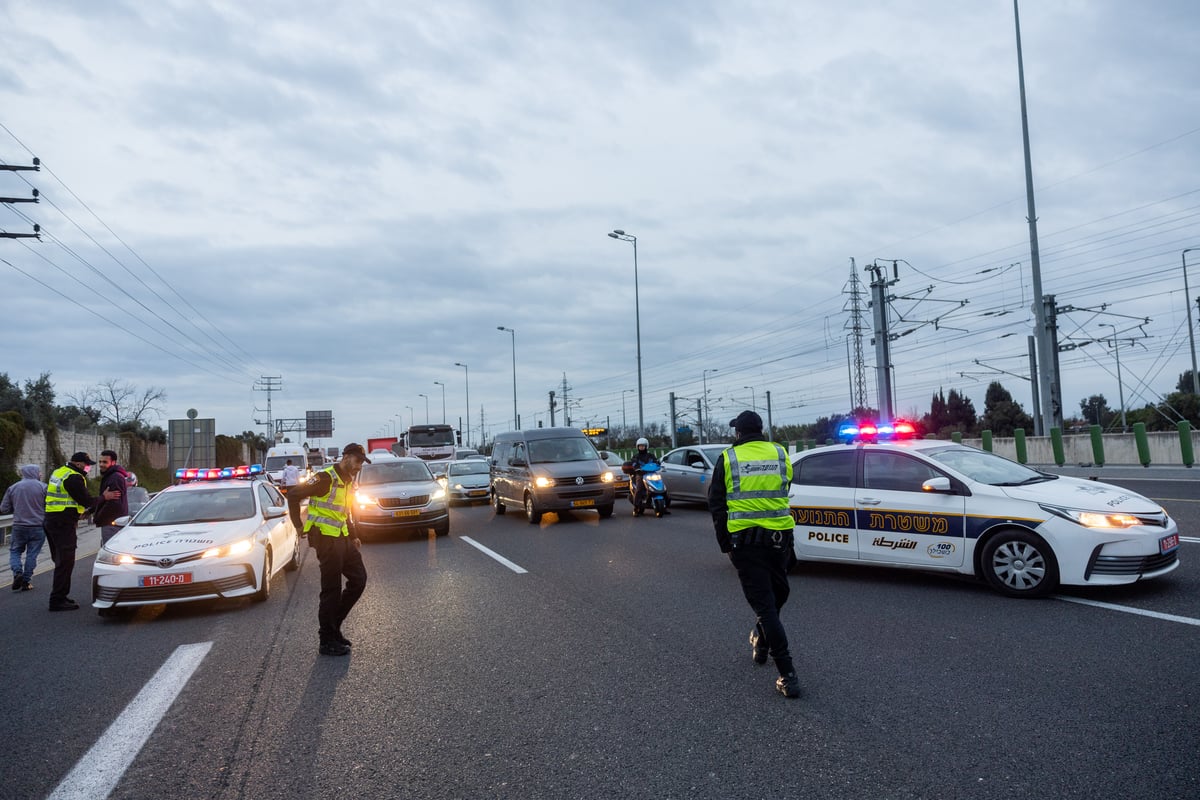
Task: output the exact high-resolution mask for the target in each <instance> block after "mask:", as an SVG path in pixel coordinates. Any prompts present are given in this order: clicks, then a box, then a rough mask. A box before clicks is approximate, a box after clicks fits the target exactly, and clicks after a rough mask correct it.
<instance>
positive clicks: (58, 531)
mask: <svg viewBox="0 0 1200 800" xmlns="http://www.w3.org/2000/svg"><path fill="white" fill-rule="evenodd" d="M95 463H96V462H95V461H92V459H91V457H90V456H89V455H88V454H87V453H84V452H82V451H81V452H78V453H76V454H75V455H73V456H71V460H70V461H68V462H67V463H66V464H65V465H63V466H61V467H59V468H58V469H56V470H54V472H51V473H50V480H49V481H47V482H46V519H45V522H44V523H43V527H44V528H45V529H46V542H47V543H48V544H49V545H50V557H51V558H52V559H54V578H53V579H52V581H51V586H50V610H51V611H75V610H76V609H78V608H79V603H76V602H75V601H74V600H72V599H71V598H70V597H69V596H68V595H69V594H70V593H71V573H72V572H74V571H75V548H76V547H78V544H79V537H78V533H77V529H78V527H79V518H80V517H81V516H85V515H87V514H90V513H91V512H93V511H95V510H96V506H98V505H99V504H100V502H101V500H102V499H103V500H116V499H117V498H119V497H120V496H121V493H120V492H119V491H116V490H115V489H107V490H105V491H104V492H102V493H101V495H100V497H92V496H91V494H89V493H88V490H87V473H88V468H89V467H91V466H92V465H93V464H95Z"/></svg>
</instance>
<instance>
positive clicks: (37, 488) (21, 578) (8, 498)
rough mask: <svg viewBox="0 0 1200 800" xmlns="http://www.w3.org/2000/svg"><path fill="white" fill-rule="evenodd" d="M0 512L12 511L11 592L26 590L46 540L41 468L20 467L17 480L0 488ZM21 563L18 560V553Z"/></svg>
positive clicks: (34, 466) (44, 499)
mask: <svg viewBox="0 0 1200 800" xmlns="http://www.w3.org/2000/svg"><path fill="white" fill-rule="evenodd" d="M0 514H12V515H13V522H12V534H11V536H10V537H9V543H8V562H9V566H11V567H12V574H13V582H12V590H13V591H14V592H22V591H23V592H27V591H29V590H30V589H32V588H33V584H32V583H31V582H30V578H32V577H33V568H34V567H36V566H37V559H38V554H39V553H41V552H42V545H43V544H45V543H46V532H45V531H44V530H43V529H42V523H43V521H44V520H45V518H46V484H44V483H42V470H41V468H39V467H38V465H37V464H25V465H23V466H22V467H21V480H19V481H17V482H16V483H14V484H13V485H12V486H9V487H8V488H7V489H6V490H5V491H4V499H3V500H0ZM22 553H24V555H25V563H24V564H22V563H21V554H22Z"/></svg>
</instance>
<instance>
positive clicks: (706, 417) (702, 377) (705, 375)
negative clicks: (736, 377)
mask: <svg viewBox="0 0 1200 800" xmlns="http://www.w3.org/2000/svg"><path fill="white" fill-rule="evenodd" d="M710 372H720V370H719V369H717V368H716V367H713V368H712V369H706V370H703V371H702V372H701V373H700V380H701V381H703V382H704V419H702V420H700V444H704V423H705V421H707V422H708V423H709V424H710V425H711V424H712V416H711V415H710V414H709V411H708V373H710Z"/></svg>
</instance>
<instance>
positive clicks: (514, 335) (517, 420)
mask: <svg viewBox="0 0 1200 800" xmlns="http://www.w3.org/2000/svg"><path fill="white" fill-rule="evenodd" d="M496 330H498V331H508V332H509V334H510V335H511V336H512V350H513V430H514V431H515V430H517V429H519V428H520V427H521V422H520V418H519V417H518V416H517V332H516V331H514V330H513V329H512V328H506V327H504V326H503V325H497V326H496Z"/></svg>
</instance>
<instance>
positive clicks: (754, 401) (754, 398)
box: [742, 386, 758, 411]
mask: <svg viewBox="0 0 1200 800" xmlns="http://www.w3.org/2000/svg"><path fill="white" fill-rule="evenodd" d="M742 388H743V389H749V390H750V410H751V411H758V395H757V394H755V393H754V387H753V386H743V387H742Z"/></svg>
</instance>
